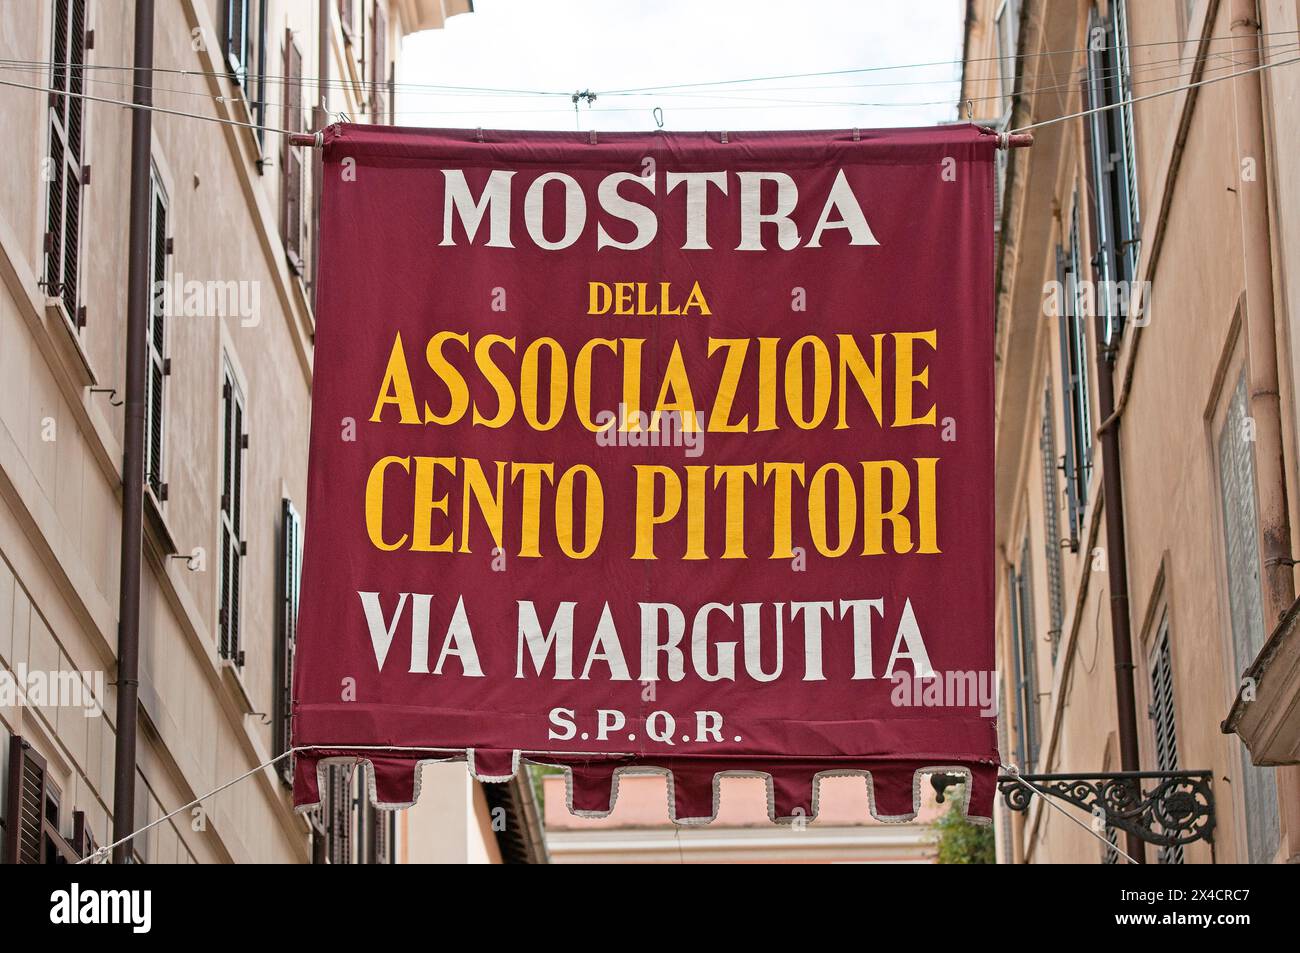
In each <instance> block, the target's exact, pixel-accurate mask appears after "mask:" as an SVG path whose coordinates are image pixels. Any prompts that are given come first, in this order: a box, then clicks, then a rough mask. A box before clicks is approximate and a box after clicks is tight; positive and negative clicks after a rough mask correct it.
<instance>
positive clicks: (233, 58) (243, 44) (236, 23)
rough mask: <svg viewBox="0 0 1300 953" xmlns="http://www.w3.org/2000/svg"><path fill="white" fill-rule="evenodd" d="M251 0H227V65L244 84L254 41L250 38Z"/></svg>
mask: <svg viewBox="0 0 1300 953" xmlns="http://www.w3.org/2000/svg"><path fill="white" fill-rule="evenodd" d="M249 5H250V0H225V16H224V17H223V27H224V30H223V39H224V41H225V47H226V65H227V66H229V67H230V72H231V74H232V75H234V77H235V82H237V83H239V85H241V86H244V85H245V83H246V80H247V78H248V67H249V61H250V59H251V57H250V55H249V54H250V53H251V52H252V43H251V42H250V39H249V25H250V24H249V9H248V8H249Z"/></svg>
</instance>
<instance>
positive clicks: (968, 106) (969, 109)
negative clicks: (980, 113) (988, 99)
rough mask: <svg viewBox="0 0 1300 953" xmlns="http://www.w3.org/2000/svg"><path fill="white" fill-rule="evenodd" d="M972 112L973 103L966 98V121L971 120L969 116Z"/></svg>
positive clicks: (973, 109) (973, 108) (973, 110)
mask: <svg viewBox="0 0 1300 953" xmlns="http://www.w3.org/2000/svg"><path fill="white" fill-rule="evenodd" d="M974 113H975V103H974V102H973V101H971V100H969V99H968V100H966V121H967V122H970V121H971V116H973V115H974Z"/></svg>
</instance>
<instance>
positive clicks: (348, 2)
mask: <svg viewBox="0 0 1300 953" xmlns="http://www.w3.org/2000/svg"><path fill="white" fill-rule="evenodd" d="M339 23H340V24H341V25H342V27H343V41H344V42H345V43H351V42H352V31H353V30H354V29H356V26H355V24H356V15H355V14H354V13H353V10H352V0H339Z"/></svg>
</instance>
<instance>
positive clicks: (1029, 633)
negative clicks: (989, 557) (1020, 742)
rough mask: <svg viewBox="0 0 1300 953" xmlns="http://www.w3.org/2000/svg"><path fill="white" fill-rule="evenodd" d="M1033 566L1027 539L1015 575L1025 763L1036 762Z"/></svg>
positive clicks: (1036, 672)
mask: <svg viewBox="0 0 1300 953" xmlns="http://www.w3.org/2000/svg"><path fill="white" fill-rule="evenodd" d="M1032 572H1033V564H1032V563H1031V562H1030V557H1029V537H1028V536H1026V537H1025V539H1024V542H1023V543H1022V544H1021V546H1020V565H1019V568H1018V571H1017V573H1016V582H1017V590H1018V591H1017V595H1018V597H1019V600H1020V654H1021V667H1022V669H1021V673H1022V676H1023V681H1022V682H1021V704H1023V705H1024V709H1025V751H1026V753H1027V758H1028V763H1029V764H1031V765H1032V764H1036V763H1037V762H1038V652H1037V648H1038V647H1037V644H1036V641H1035V639H1036V636H1035V630H1034V590H1033V586H1034V583H1033V576H1032V575H1031V574H1032Z"/></svg>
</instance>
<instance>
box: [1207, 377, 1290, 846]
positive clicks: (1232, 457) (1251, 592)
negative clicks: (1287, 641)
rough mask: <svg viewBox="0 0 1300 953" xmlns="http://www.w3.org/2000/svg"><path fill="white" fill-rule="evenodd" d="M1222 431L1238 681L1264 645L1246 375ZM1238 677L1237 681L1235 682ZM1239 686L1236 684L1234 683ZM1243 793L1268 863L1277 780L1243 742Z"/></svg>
mask: <svg viewBox="0 0 1300 953" xmlns="http://www.w3.org/2000/svg"><path fill="white" fill-rule="evenodd" d="M1227 399H1228V406H1227V412H1226V413H1225V414H1224V417H1223V427H1222V429H1221V430H1220V432H1219V435H1218V456H1219V498H1220V504H1221V506H1222V507H1223V521H1222V522H1223V536H1224V539H1223V544H1224V556H1225V562H1226V565H1225V570H1226V574H1227V580H1228V607H1229V620H1230V622H1231V625H1232V647H1233V657H1234V661H1235V662H1236V673H1235V674H1236V676H1237V680H1239V679H1240V678H1241V675H1242V673H1243V672H1245V671H1246V669H1247V668H1248V667H1249V666H1250V664H1251V662H1253V661H1254V660H1255V656H1256V655H1258V654H1259V651H1260V649H1261V648H1263V646H1264V639H1265V637H1266V634H1267V631H1268V630H1267V629H1265V627H1264V605H1263V589H1262V588H1261V586H1260V565H1259V563H1260V559H1259V511H1258V509H1257V508H1256V504H1255V456H1254V451H1255V444H1254V443H1253V441H1251V440H1249V439H1248V438H1247V435H1246V434H1247V431H1246V420H1247V415H1248V414H1249V407H1248V405H1247V399H1246V374H1245V372H1244V371H1243V372H1242V373H1241V374H1240V375H1239V376H1238V377H1237V382H1236V385H1235V386H1234V387H1233V389H1232V391H1231V392H1229V394H1228V396H1227ZM1234 681H1236V680H1234ZM1233 687H1234V689H1235V688H1236V687H1237V685H1236V684H1234V686H1233ZM1240 747H1241V772H1240V776H1241V784H1240V786H1239V787H1237V788H1236V790H1237V791H1238V792H1239V794H1240V797H1241V799H1242V801H1243V802H1244V807H1245V811H1244V813H1245V816H1246V843H1247V845H1248V849H1249V859H1250V862H1251V863H1252V864H1262V863H1269V862H1270V861H1272V859H1273V854H1274V853H1275V852H1276V850H1277V844H1278V839H1279V836H1280V834H1279V831H1280V824H1281V822H1280V817H1279V812H1278V802H1277V778H1276V775H1275V773H1274V771H1273V769H1272V768H1260V767H1256V766H1255V765H1253V764H1251V762H1250V752H1249V751H1248V750H1247V749H1246V747H1245V745H1241V746H1240Z"/></svg>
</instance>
